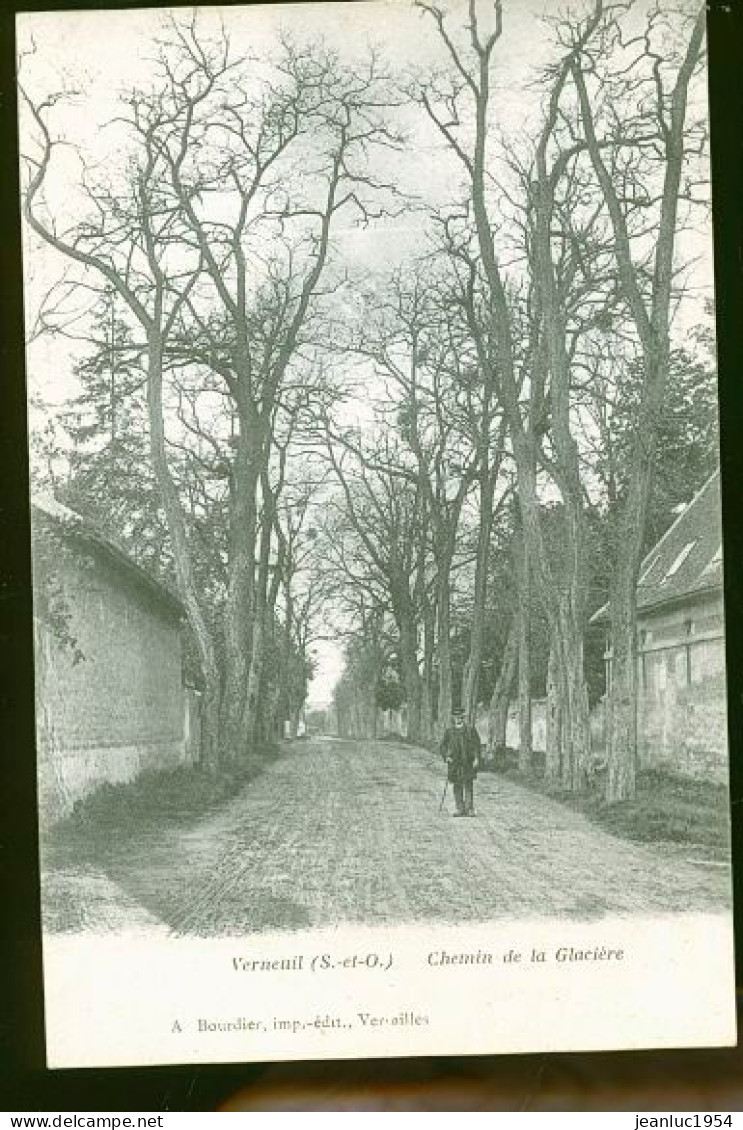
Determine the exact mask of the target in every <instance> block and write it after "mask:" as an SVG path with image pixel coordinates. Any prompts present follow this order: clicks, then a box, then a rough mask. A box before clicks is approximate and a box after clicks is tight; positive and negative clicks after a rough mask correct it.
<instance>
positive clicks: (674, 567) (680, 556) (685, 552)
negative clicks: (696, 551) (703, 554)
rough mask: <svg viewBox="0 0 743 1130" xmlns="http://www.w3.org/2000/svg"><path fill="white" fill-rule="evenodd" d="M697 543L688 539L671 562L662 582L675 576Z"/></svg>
mask: <svg viewBox="0 0 743 1130" xmlns="http://www.w3.org/2000/svg"><path fill="white" fill-rule="evenodd" d="M696 544H697V543H696V541H687V543H686V545H685V546H684V548H683V549H682V550H680V551H679V552H678V553H677V554H676V557H675V558H674V560H673V562H672V563H671V567H670V568H669V569H668V570H667V572H666V575H665V577H664V578H663V580H662V581H661V584H663V583H664V582H665V581H669V580H670V579H671V577H674V576H675V575H676V573H678V571H679V569H680V568H681V566H682V565H683V563H684V561H686V558H687V557H688V556H689V554H690V553H691V551H692V549H693V548H694V546H695V545H696Z"/></svg>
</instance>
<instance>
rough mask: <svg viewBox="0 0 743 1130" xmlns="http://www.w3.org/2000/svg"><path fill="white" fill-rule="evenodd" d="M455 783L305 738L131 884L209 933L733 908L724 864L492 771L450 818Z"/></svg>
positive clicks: (405, 750) (413, 761)
mask: <svg viewBox="0 0 743 1130" xmlns="http://www.w3.org/2000/svg"><path fill="white" fill-rule="evenodd" d="M442 782H443V776H442V766H441V763H440V762H439V761H438V760H437V759H436V758H435V757H434V756H433V755H432V754H430V753H428V752H427V751H425V750H420V749H416V748H412V747H409V746H403V745H397V744H394V743H386V742H352V741H340V740H317V741H307V742H296V743H294V744H292V745H287V746H286V747H285V748H284V750H283V752H282V755H281V757H280V758H279V759H278V760H277V761H276V762H275V763H273V764H271V765H270V766H269V767H268V768H267V769H266V771H265V772H264V773H263V775H262V776H261V777H260V778H258V779H257V780H255V781H254V782H252V783H251V784H250V785H249V786H248V787H246V788H245V789H244V790H243V791H242V792H241V793H240V795H239V796H237V797H236V798H235V799H234V800H233V801H232V802H231V803H230V804H229V805H228V806H227V808H226V809H224V810H222V812H221V813H220V814H219V815H217V816H216V817H212V818H211V819H209V820H207V821H204V822H202V823H201V824H200V825H199V826H198V827H197V828H196V829H193V830H191V831H190V832H188V833H180V834H179V835H175V836H173V835H171V836H170V839H169V841H168V843H167V848H166V847H165V846H164V847H163V850H161V851H155V852H153V853H152V855H151V863H152V866H151V868H150V869H149V871H148V875H147V877H146V878H144V877H143V876H142V875H141V873H140V872H137V873H136V874H135V873H132V874H130V875H128V876H127V874H126V872H120V873H119V874H118V875H117V879H118V880H119V881H120V882H121V881H123V882H124V885H125V886H126V888H127V890H128V893H129V894H131V895H133V896H134V897H137V894H138V893H139V896H140V898H142V899H143V901H144V902H145V903H146V905H147V907H148V910H149V911H150V913H152V912H153V910H154V909H155V907H156V906H157V905H158V895H157V892H158V891H159V892H163V894H162V897H161V902H160V915H159V916H160V918H161V920H163V921H164V922H165V923H167V925H168V926H169V927H170V928H171V929H172V930H173V931H175V932H176V933H179V934H184V933H185V934H202V935H206V934H213V933H229V934H235V933H243V932H254V931H260V930H275V929H287V928H305V927H313V926H315V927H321V926H328V925H333V924H336V923H352V922H363V923H367V924H376V925H381V924H394V923H397V924H400V923H404V922H413V921H416V920H420V919H425V920H429V921H431V920H433V921H440V922H452V923H454V922H463V921H477V920H489V919H499V918H505V919H517V918H524V917H533V916H542V915H562V916H568V917H574V918H584V919H590V918H595V917H598V916H601V915H602V914H604V913H618V914H627V915H637V914H644V913H647V914H658V913H663V912H672V911H682V910H683V911H686V910H689V909H698V910H716V909H721V908H722V907H723V906H725V905H726V902H727V898H728V888H729V882H728V877H727V873H726V871H725V870H724V869H716V870H710V869H707V868H704V867H702V866H697V865H695V864H693V863H689V862H685V861H683V859H680V858H679V857H678V854H677V853H674V855H673V856H672V857H671V858H669V857H667V856H666V855H664V854H663V852H662V851H659V850H658V849H656V848H653V847H652V846H645V845H638V844H631V843H627V842H626V841H623V840H619V839H617V838H615V837H613V836H611V835H609V834H608V833H606V832H604V831H602V830H601V829H600V828H598V827H596V826H595V825H593V824H591V823H590V822H589V821H587V820H586V819H585V818H584V817H582V816H580V815H579V814H577V813H575V812H573V811H571V810H570V809H568V808H566V807H564V806H562V805H560V804H558V803H557V802H555V801H552V800H550V799H549V798H546V797H543V796H540V795H539V794H536V793H533V792H530V791H529V790H527V789H524V788H522V787H520V786H519V785H517V784H514V783H513V782H510V781H506V780H504V779H503V778H501V777H497V776H493V775H489V774H487V775H486V774H483V775H481V776H480V778H479V779H478V782H477V786H476V788H477V796H476V802H477V810H478V816H477V818H476V819H474V820H454V819H452V818H451V816H450V813H449V811H448V807H449V805H447V809H445V811H444V812H443V813H441V814H440V813H439V811H438V808H439V801H440V796H441V788H442ZM450 799H451V798H449V801H450ZM143 883H144V884H145V885H146V888H147V889H146V890H144V889H143Z"/></svg>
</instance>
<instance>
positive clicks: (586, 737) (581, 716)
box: [547, 597, 591, 792]
mask: <svg viewBox="0 0 743 1130" xmlns="http://www.w3.org/2000/svg"><path fill="white" fill-rule="evenodd" d="M551 698H553V699H554V701H553V702H552V703H550V699H551ZM547 699H548V707H547V712H548V720H550V719H551V720H552V723H553V729H552V734H551V735H550V732H549V727H548V746H547V777H548V780H549V782H550V784H552V785H555V786H558V787H559V788H561V789H565V790H566V791H569V792H579V791H581V790H582V789H583V788H585V784H586V775H587V769H588V762H589V758H590V752H591V737H590V725H589V713H588V692H587V690H586V681H585V675H584V672H583V631H582V625H581V624H580V621H579V619H578V617H577V616H576V614H575V609H574V608H573V607H572V602H571V601H570V599H569V598H568V597H564V598H563V600H562V601H561V605H560V609H559V616H558V621H557V625H556V630H555V631H554V634H553V636H552V639H551V642H550V662H549V673H548V694H547Z"/></svg>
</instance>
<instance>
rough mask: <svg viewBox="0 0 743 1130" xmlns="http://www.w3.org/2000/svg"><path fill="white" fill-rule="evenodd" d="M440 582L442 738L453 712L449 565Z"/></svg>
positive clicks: (438, 651)
mask: <svg viewBox="0 0 743 1130" xmlns="http://www.w3.org/2000/svg"><path fill="white" fill-rule="evenodd" d="M441 568H442V573H441V574H440V576H439V583H438V586H437V587H438V602H437V603H438V638H437V647H436V656H437V659H438V664H439V694H438V705H437V709H436V737H437V738H438V739H439V740H440V739H441V737H442V736H443V733H444V730H445V729H446V727H447V726H448V725H449V720H450V718H451V712H452V672H451V592H450V588H449V567H448V562H447V564H446V566H442V567H441Z"/></svg>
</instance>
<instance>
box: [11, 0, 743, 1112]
mask: <svg viewBox="0 0 743 1130" xmlns="http://www.w3.org/2000/svg"><path fill="white" fill-rule="evenodd" d="M23 6H24V9H29V8H37V7H38V8H46V9H48V8H51V7H55V8H56V7H65V6H68V5H56V4H54V3H53V0H48V2H47V3H45V4H34V3H26V4H24V5H23ZM69 6H74V7H78V8H80V7H88V6H91V7H92V6H96V5H88V4H85V3H83V2H78V3H76V4H74V5H71V4H70V5H69ZM98 6H100V5H98ZM118 6H121V7H127V6H129V7H131V6H135V5H131V4H130V5H126V4H120V5H118ZM143 6H144V5H143ZM147 6H151V4H148V5H147ZM709 17H710V19H709V28H710V74H711V79H710V90H711V110H712V153H713V178H714V211H715V216H714V219H715V240H716V272H717V291H718V309H719V327H718V328H719V361H720V398H721V410H722V445H723V450H722V482H723V513H724V521H725V558H726V584H727V590H726V598H727V618H728V662H729V698H730V706H729V710H730V730H731V766H732V802H733V803H732V813H733V842H734V852H735V862H736V883H735V885H736V896H737V898H736V902H737V910H736V921H737V927H738V928H737V943H736V950H737V958H738V970H739V980H740V969H741V968H742V966H741V953H740V951H741V937H742V936H743V930H742V929H741V924H740V907H741V904H742V903H743V896H742V895H741V890H740V886H741V874H743V856H742V855H741V821H740V804H741V797H743V764H742V761H743V750H742V749H741V734H742V733H743V695H742V693H741V687H742V686H743V648H742V646H741V641H743V582H742V581H741V578H742V577H743V521H741V501H740V500H741V486H742V485H743V391H742V390H743V376H742V370H743V285H742V284H743V238H742V235H743V232H742V230H741V229H742V228H743V8H742V7H741V4H740V0H727V2H725V0H710V4H709ZM13 18H14V9H13V8H12V7H11V6H10V4H8V3H7V2H5V0H3V2H2V3H1V4H0V197H1V203H2V207H0V254H1V255H2V275H1V276H0V294H1V295H2V299H1V300H0V381H1V384H0V390H1V391H0V395H1V396H2V411H0V458H1V459H2V468H1V471H0V735H2V737H1V738H0V742H1V745H0V806H1V808H2V812H0V875H1V878H2V883H3V890H2V894H1V896H0V897H1V902H0V906H1V907H2V911H1V913H0V923H1V924H2V940H3V943H4V947H5V950H4V953H3V954H2V955H1V959H0V971H1V976H2V982H1V983H0V1109H2V1110H5V1111H8V1110H27V1111H75V1110H77V1111H96V1110H113V1111H115V1110H119V1111H125V1110H140V1111H165V1110H175V1111H188V1110H196V1111H198V1110H204V1111H207V1110H223V1111H225V1110H245V1111H259V1110H260V1111H280V1110H295V1111H310V1110H328V1111H342V1110H360V1111H375V1110H389V1111H395V1110H399V1111H406V1110H410V1111H412V1110H421V1111H423V1110H431V1111H512V1110H569V1111H582V1110H638V1111H652V1110H666V1111H668V1110H672V1111H673V1110H697V1111H723V1112H724V1111H729V1110H732V1111H737V1110H741V1109H743V1102H742V1101H741V1100H743V1052H742V1051H741V1050H740V1049H723V1050H705V1051H664V1052H638V1053H631V1052H624V1053H601V1054H592V1055H585V1056H582V1055H579V1054H561V1055H548V1056H547V1055H545V1056H540V1055H531V1056H499V1057H476V1058H448V1059H411V1060H375V1061H349V1062H343V1063H338V1062H317V1063H283V1064H252V1065H251V1064H245V1065H230V1066H212V1065H210V1066H203V1067H196V1068H194V1067H172V1068H171V1067H168V1068H151V1069H143V1070H131V1069H118V1070H108V1071H104V1070H92V1071H62V1072H49V1071H47V1070H46V1069H45V1067H44V1050H43V997H42V988H41V946H40V936H39V911H38V867H37V863H36V818H35V773H34V754H33V749H34V746H33V699H32V685H33V684H32V674H33V672H32V657H31V593H30V576H29V554H28V540H29V530H28V504H27V498H28V481H27V480H28V472H27V463H26V458H27V453H26V438H25V388H24V383H23V346H22V294H21V285H20V233H19V213H18V177H17V152H16V126H15V112H16V106H15V85H14V44H13ZM111 973H112V976H116V971H115V970H112V971H111ZM710 975H712V976H713V975H714V970H710ZM739 1001H740V995H739Z"/></svg>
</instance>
